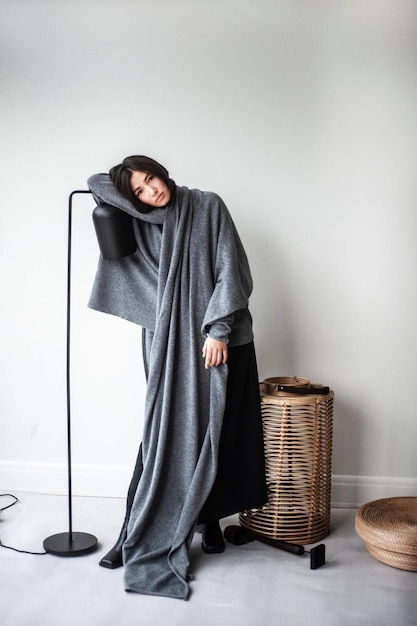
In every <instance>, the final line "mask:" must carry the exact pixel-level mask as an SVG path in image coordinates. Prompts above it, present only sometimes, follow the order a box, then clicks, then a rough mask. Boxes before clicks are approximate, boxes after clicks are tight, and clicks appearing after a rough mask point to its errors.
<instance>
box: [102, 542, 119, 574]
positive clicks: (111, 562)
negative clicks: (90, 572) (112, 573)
mask: <svg viewBox="0 0 417 626" xmlns="http://www.w3.org/2000/svg"><path fill="white" fill-rule="evenodd" d="M99 565H101V567H107V568H108V569H117V568H118V567H122V565H123V558H122V548H119V547H114V548H112V549H111V550H109V551H108V552H107V554H106V555H105V556H103V558H102V559H101V561H100V562H99Z"/></svg>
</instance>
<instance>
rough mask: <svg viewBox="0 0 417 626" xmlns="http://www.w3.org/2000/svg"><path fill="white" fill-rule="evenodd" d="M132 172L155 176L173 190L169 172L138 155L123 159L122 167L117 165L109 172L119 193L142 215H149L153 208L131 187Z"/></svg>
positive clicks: (155, 162)
mask: <svg viewBox="0 0 417 626" xmlns="http://www.w3.org/2000/svg"><path fill="white" fill-rule="evenodd" d="M132 172H144V173H145V174H153V175H154V176H157V177H158V178H160V179H161V180H163V182H164V183H165V184H166V185H168V187H169V188H170V189H172V186H173V184H174V183H173V181H172V180H171V179H170V178H169V173H168V170H167V169H166V168H165V167H164V166H163V165H161V164H160V163H158V162H157V161H155V160H154V159H151V158H150V157H147V156H142V155H136V156H129V157H126V158H125V159H123V161H122V163H120V165H115V166H114V167H112V168H111V170H110V172H109V176H110V180H111V181H112V183H113V185H114V186H115V187H116V189H117V191H118V192H119V193H121V194H122V196H124V197H125V198H127V199H128V200H130V202H131V203H132V204H133V205H134V206H135V208H136V209H137V210H138V211H140V212H141V213H149V211H151V210H152V208H151V207H150V206H148V205H146V204H144V203H143V202H141V201H140V200H139V198H137V197H136V196H135V194H134V193H133V190H132V188H131V185H130V179H131V176H132Z"/></svg>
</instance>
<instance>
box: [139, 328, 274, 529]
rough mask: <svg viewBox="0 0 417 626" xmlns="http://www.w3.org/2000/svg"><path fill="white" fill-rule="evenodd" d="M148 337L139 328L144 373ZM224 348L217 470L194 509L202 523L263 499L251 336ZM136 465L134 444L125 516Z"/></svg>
mask: <svg viewBox="0 0 417 626" xmlns="http://www.w3.org/2000/svg"><path fill="white" fill-rule="evenodd" d="M151 339H152V333H148V334H146V333H144V334H143V338H142V341H143V346H144V350H143V356H144V365H145V372H146V374H147V371H148V368H147V354H148V350H149V346H150V345H151V343H152V341H151ZM228 352H229V354H228V371H229V375H228V381H227V392H226V407H225V413H224V417H223V425H222V431H221V435H220V442H219V455H218V468H217V475H216V479H215V482H214V484H213V487H212V489H211V492H210V494H209V496H208V498H207V500H206V502H205V504H204V506H203V508H202V509H201V511H200V513H198V511H196V516H198V524H206V523H208V522H211V521H214V520H218V519H221V518H223V517H228V516H229V515H233V514H234V513H239V512H240V511H244V510H246V509H252V508H258V507H260V506H262V505H263V504H265V503H266V502H267V500H268V494H267V487H266V478H265V456H264V440H263V429H262V414H261V402H260V396H259V380H258V368H257V363H256V355H255V348H254V345H253V342H251V343H248V344H245V345H243V346H236V347H231V348H229V351H228ZM142 469H143V465H142V446H140V448H139V453H138V457H137V460H136V465H135V469H134V472H133V476H132V480H131V482H130V485H129V491H128V496H127V517H128V516H129V513H130V509H131V507H132V503H133V500H134V497H135V493H136V488H137V485H138V482H139V479H140V476H141V474H142Z"/></svg>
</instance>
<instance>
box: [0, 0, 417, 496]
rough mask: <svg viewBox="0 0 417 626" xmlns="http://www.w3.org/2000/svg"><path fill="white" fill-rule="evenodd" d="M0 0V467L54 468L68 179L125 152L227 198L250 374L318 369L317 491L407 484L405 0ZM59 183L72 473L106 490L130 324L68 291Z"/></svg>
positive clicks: (136, 353) (408, 104)
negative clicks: (245, 269) (323, 435)
mask: <svg viewBox="0 0 417 626" xmlns="http://www.w3.org/2000/svg"><path fill="white" fill-rule="evenodd" d="M0 8H1V11H2V21H1V25H0V29H1V30H0V42H1V91H2V96H1V119H0V124H1V145H2V149H1V175H2V185H1V205H0V216H1V234H0V237H1V248H0V255H1V258H0V272H1V285H2V292H3V297H2V306H1V325H0V334H1V335H0V342H1V343H0V345H1V352H0V359H1V362H0V367H1V377H0V402H1V409H0V410H1V414H0V418H1V423H2V428H1V437H0V470H1V476H0V485H1V486H2V487H4V488H9V489H39V490H44V491H61V492H62V491H63V492H65V489H66V484H65V476H66V474H65V459H66V456H65V455H66V448H65V446H66V431H65V417H66V407H65V311H66V236H67V198H68V194H69V193H70V191H72V190H73V189H79V188H81V189H83V188H85V187H86V183H85V181H86V179H87V177H88V176H89V175H90V174H91V173H94V172H97V171H106V170H108V169H109V167H110V166H111V165H113V164H115V163H116V162H119V161H120V160H121V159H122V158H123V157H124V156H126V155H128V154H134V153H143V154H149V155H151V156H153V157H154V158H156V159H158V160H160V161H161V162H162V163H164V164H166V165H167V166H168V167H169V169H170V172H171V174H172V176H173V177H174V178H175V179H176V181H177V182H178V183H179V184H186V185H188V186H190V187H200V188H203V189H211V190H214V191H217V192H218V193H219V194H220V195H222V196H223V198H224V200H225V201H226V203H227V204H228V206H229V208H230V210H231V212H232V214H233V216H234V218H235V221H236V224H237V226H238V229H239V231H240V234H241V237H242V239H243V241H244V244H245V246H246V249H247V252H248V255H249V257H250V260H251V266H252V270H253V275H254V280H255V291H254V294H253V298H252V302H251V308H252V312H253V315H254V319H255V332H256V343H257V350H258V359H259V369H260V378H261V379H262V378H265V377H267V376H277V375H292V374H298V375H300V376H306V377H308V378H310V379H311V380H312V381H314V382H321V383H324V384H329V385H331V387H332V388H333V389H334V390H335V416H334V448H333V450H334V454H333V457H334V462H333V470H334V485H335V486H336V492H337V493H336V495H335V500H336V501H337V502H339V503H343V502H345V503H348V504H349V503H350V504H352V503H356V502H358V501H360V500H363V499H364V498H365V497H366V498H369V499H371V498H372V497H377V496H379V495H380V494H383V495H385V494H386V495H397V494H400V493H401V494H402V493H408V494H409V493H410V492H411V494H412V495H415V494H416V491H417V480H416V469H417V455H416V454H415V449H414V448H415V441H416V440H417V420H416V408H415V398H414V389H415V377H416V323H415V320H416V318H417V310H416V309H417V307H416V304H417V301H416V300H417V297H416V280H415V271H416V256H417V252H416V251H417V246H416V244H415V233H416V211H415V201H416V196H417V190H416V184H415V179H416V178H415V166H416V156H417V147H416V139H417V136H416V135H417V133H416V131H417V118H416V110H417V94H416V89H415V74H416V58H417V57H416V47H417V44H416V42H417V19H416V18H417V3H416V2H415V1H412V0H360V1H359V0H357V1H355V0H339V1H338V2H334V1H333V0H328V1H326V0H323V1H319V0H318V1H314V0H305V1H301V0H299V1H290V0H287V1H283V0H256V2H255V1H245V0H236V1H233V0H212V1H210V2H206V1H203V0H194V1H193V0H177V1H175V2H173V1H171V0H152V1H150V0H131V1H129V0H114V1H112V0H107V1H102V0H101V1H99V0H89V2H83V1H81V0H71V2H65V1H63V0H62V1H60V0H58V1H53V0H50V1H48V0H19V2H15V1H14V0H1V1H0ZM74 205H75V206H74V244H73V309H72V310H73V314H72V315H73V318H72V345H73V350H72V423H73V463H74V468H75V469H74V473H75V483H74V489H75V492H77V493H86V492H88V493H91V492H92V493H105V494H108V495H124V492H125V489H126V486H127V482H128V478H129V472H130V470H131V467H132V465H133V462H134V459H135V455H136V449H137V446H138V443H139V440H140V433H141V427H142V406H143V399H144V378H143V372H142V367H141V352H140V350H141V348H140V329H139V328H136V327H134V326H133V325H130V324H128V323H127V322H123V321H121V320H118V319H116V318H111V317H108V316H105V315H100V314H98V313H95V312H93V311H90V310H89V309H87V308H86V302H87V299H88V295H89V290H90V287H91V283H92V279H93V276H94V271H95V265H96V258H97V254H98V251H97V244H96V240H95V235H94V232H93V227H92V223H91V210H92V208H93V206H94V205H93V204H92V200H91V199H90V198H89V197H77V198H76V199H75V201H74Z"/></svg>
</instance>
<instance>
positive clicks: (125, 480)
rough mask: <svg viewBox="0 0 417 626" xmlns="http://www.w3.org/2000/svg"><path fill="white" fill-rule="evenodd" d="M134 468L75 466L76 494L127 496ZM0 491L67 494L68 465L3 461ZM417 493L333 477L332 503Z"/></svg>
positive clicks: (386, 481) (400, 485)
mask: <svg viewBox="0 0 417 626" xmlns="http://www.w3.org/2000/svg"><path fill="white" fill-rule="evenodd" d="M132 471H133V468H131V467H128V466H121V465H116V466H115V465H73V467H72V472H71V474H72V494H73V495H74V496H95V497H107V498H125V497H126V494H127V489H128V487H129V481H130V478H131V474H132ZM0 490H1V491H3V492H4V491H11V492H13V491H20V492H25V491H26V492H29V493H46V494H55V495H66V494H67V493H68V474H67V465H66V464H64V463H24V462H9V461H0ZM398 496H417V479H416V478H393V477H381V476H342V475H338V474H334V475H333V477H332V506H333V507H336V508H357V507H358V506H360V505H361V504H364V503H365V502H370V501H372V500H378V499H379V498H392V497H398Z"/></svg>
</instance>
